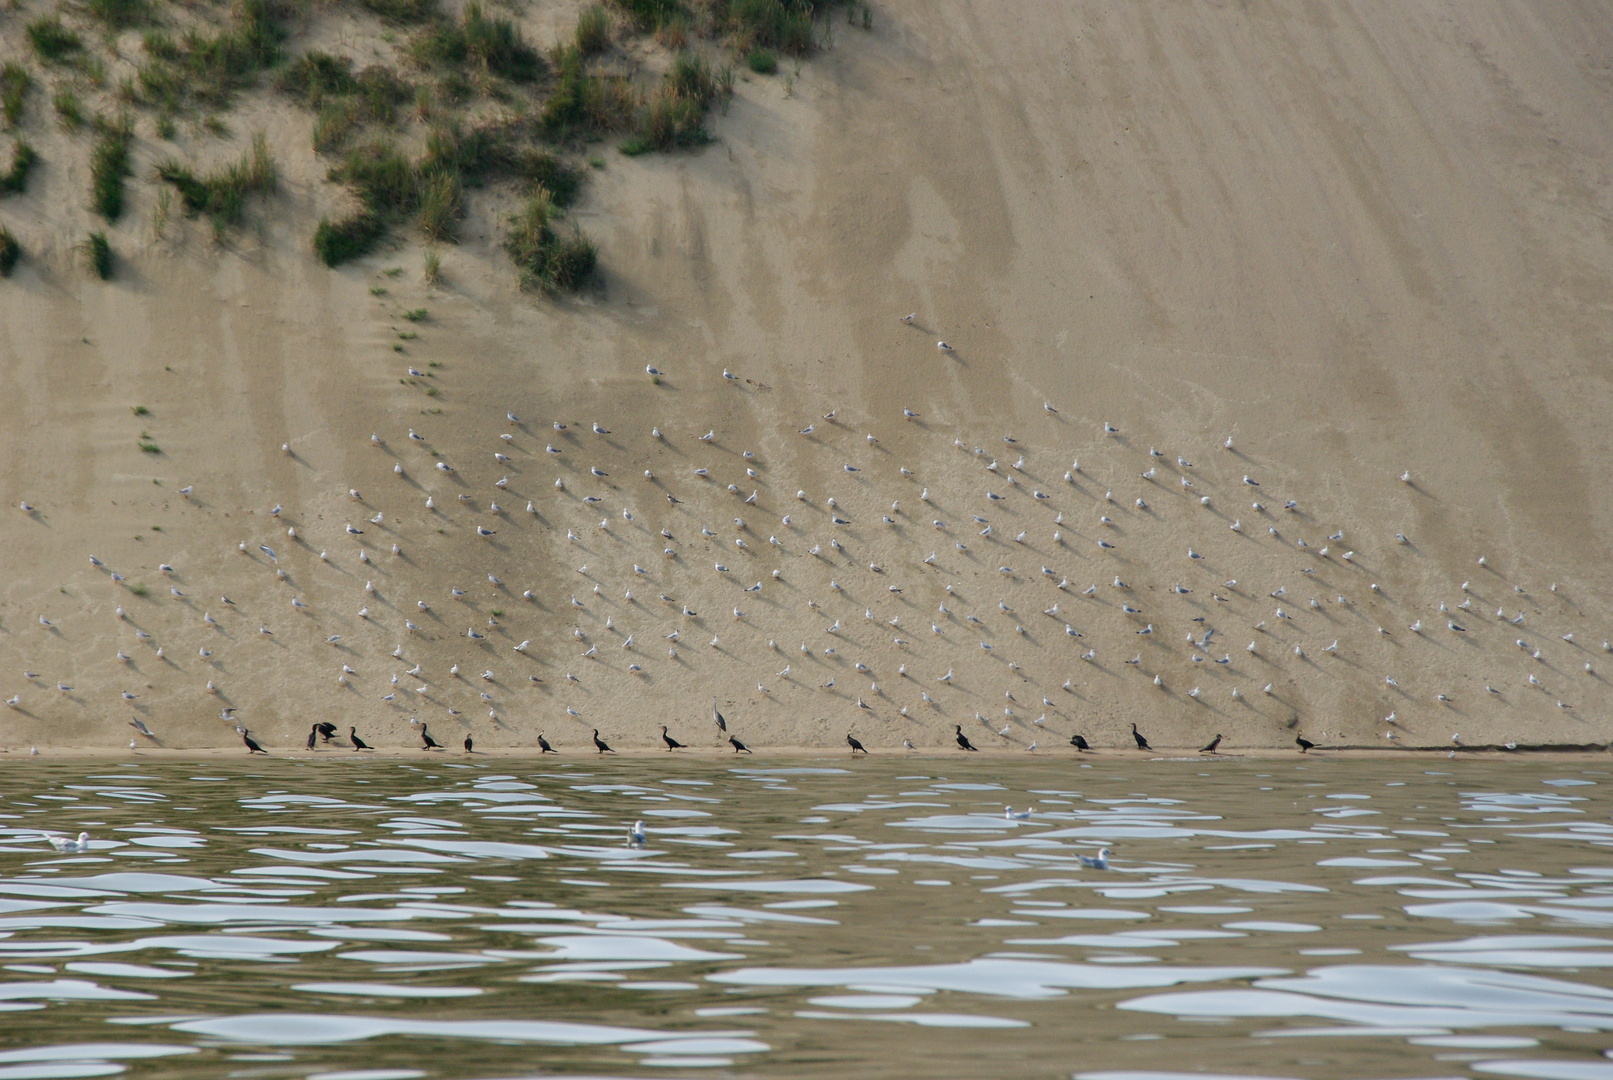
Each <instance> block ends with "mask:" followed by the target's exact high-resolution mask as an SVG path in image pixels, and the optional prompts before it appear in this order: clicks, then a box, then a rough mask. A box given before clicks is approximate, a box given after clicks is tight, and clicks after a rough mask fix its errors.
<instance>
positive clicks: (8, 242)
mask: <svg viewBox="0 0 1613 1080" xmlns="http://www.w3.org/2000/svg"><path fill="white" fill-rule="evenodd" d="M21 257H22V245H21V244H19V243H17V238H16V237H15V236H12V235H11V230H10V229H8V228H6V227H5V226H4V225H0V278H8V277H10V276H11V271H12V270H14V269H16V267H17V260H18V259H19V258H21Z"/></svg>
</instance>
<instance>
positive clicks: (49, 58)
mask: <svg viewBox="0 0 1613 1080" xmlns="http://www.w3.org/2000/svg"><path fill="white" fill-rule="evenodd" d="M28 43H29V44H30V45H32V46H33V47H34V53H35V54H36V55H38V57H39V59H40V60H42V61H44V62H45V63H47V64H63V63H66V62H67V61H68V60H70V59H73V58H75V57H77V56H78V54H79V53H82V52H83V51H84V41H83V39H81V38H80V37H79V36H78V34H77V33H75V32H74V31H72V30H69V29H68V28H67V27H65V26H63V25H62V20H61V19H60V18H58V17H57V16H55V15H46V16H44V17H42V18H38V19H35V20H34V21H33V22H31V23H29V24H28Z"/></svg>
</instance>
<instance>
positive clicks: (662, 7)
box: [615, 0, 689, 33]
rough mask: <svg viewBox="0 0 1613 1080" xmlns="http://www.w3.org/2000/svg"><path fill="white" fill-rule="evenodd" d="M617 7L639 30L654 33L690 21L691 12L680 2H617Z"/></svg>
mask: <svg viewBox="0 0 1613 1080" xmlns="http://www.w3.org/2000/svg"><path fill="white" fill-rule="evenodd" d="M615 2H616V6H617V7H618V8H620V9H621V10H622V13H623V14H624V15H626V16H627V17H628V19H629V20H631V21H632V23H633V25H634V27H636V28H637V29H639V30H642V31H645V32H648V33H654V32H655V31H657V30H659V29H661V28H662V27H663V26H665V25H666V24H667V23H669V22H672V21H674V20H677V19H685V20H686V19H688V17H689V11H688V9H687V8H685V7H684V6H683V4H682V3H681V2H680V0H615Z"/></svg>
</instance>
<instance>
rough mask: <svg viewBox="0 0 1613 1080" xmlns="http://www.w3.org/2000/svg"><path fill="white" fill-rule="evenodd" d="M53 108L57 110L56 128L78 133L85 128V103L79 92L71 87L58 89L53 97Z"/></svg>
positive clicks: (51, 101)
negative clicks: (81, 99) (80, 98)
mask: <svg viewBox="0 0 1613 1080" xmlns="http://www.w3.org/2000/svg"><path fill="white" fill-rule="evenodd" d="M50 103H51V107H52V108H54V109H55V110H56V126H57V127H59V128H61V129H62V130H63V131H77V130H78V129H79V128H81V127H83V126H84V103H83V102H82V101H80V100H79V97H78V91H76V90H74V89H73V88H72V87H71V86H62V87H58V88H57V90H56V93H55V94H54V95H52V96H51V100H50Z"/></svg>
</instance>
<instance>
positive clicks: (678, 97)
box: [620, 52, 733, 157]
mask: <svg viewBox="0 0 1613 1080" xmlns="http://www.w3.org/2000/svg"><path fill="white" fill-rule="evenodd" d="M732 85H733V72H732V71H730V70H728V69H724V70H723V71H722V72H720V73H719V72H714V71H713V70H712V68H711V65H710V64H708V63H706V61H705V60H704V59H702V58H701V57H699V56H697V55H695V54H694V53H688V52H685V53H679V54H678V57H677V59H675V60H674V61H673V62H672V70H670V71H668V72H667V74H666V77H665V78H664V79H663V80H662V81H661V85H660V87H659V88H657V89H656V91H655V92H654V93H652V94H650V95H649V96H648V97H647V98H645V100H644V104H643V105H642V106H641V107H640V109H639V113H638V117H637V119H636V121H635V122H634V125H633V133H632V135H630V136H629V137H628V138H627V140H626V141H625V142H623V143H622V145H621V147H620V150H621V152H622V153H624V154H627V155H628V156H630V157H631V156H634V155H637V154H644V153H648V152H650V151H651V150H674V149H677V148H679V147H687V146H699V145H701V144H702V143H704V142H706V141H707V140H709V139H710V135H708V134H707V132H706V109H707V107H708V106H710V105H711V103H712V102H713V101H715V100H716V99H717V98H718V97H720V96H726V95H727V94H728V93H731V92H732Z"/></svg>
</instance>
